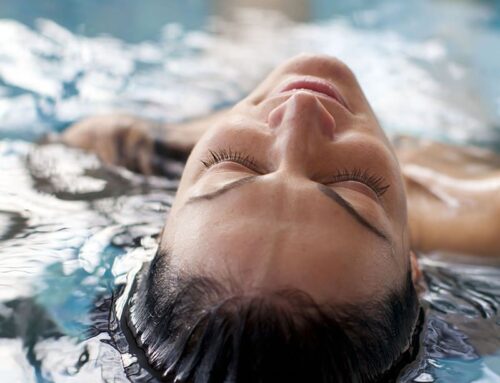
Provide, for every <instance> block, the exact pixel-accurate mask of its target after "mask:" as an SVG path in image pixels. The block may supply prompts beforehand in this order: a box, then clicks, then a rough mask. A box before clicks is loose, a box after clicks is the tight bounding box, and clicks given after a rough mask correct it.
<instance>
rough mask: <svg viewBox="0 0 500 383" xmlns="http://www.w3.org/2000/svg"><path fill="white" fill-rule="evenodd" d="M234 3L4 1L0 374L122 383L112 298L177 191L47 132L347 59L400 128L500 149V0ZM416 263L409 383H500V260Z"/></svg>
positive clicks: (386, 119)
mask: <svg viewBox="0 0 500 383" xmlns="http://www.w3.org/2000/svg"><path fill="white" fill-rule="evenodd" d="M234 3H237V4H238V5H240V6H241V5H251V3H252V1H234V2H226V3H224V2H223V1H221V0H219V1H213V2H208V1H185V2H178V1H175V0H163V1H149V2H134V1H132V0H127V1H121V2H120V3H119V4H118V2H117V1H111V0H108V1H105V2H103V1H94V0H89V1H77V0H73V1H53V2H52V3H51V5H50V6H49V5H48V2H35V3H33V2H30V1H28V0H16V1H11V2H4V3H3V4H2V13H1V15H0V16H2V17H4V19H0V121H1V124H0V377H1V379H0V380H1V381H2V382H3V381H5V382H105V381H113V382H120V381H127V376H126V373H125V369H124V366H127V367H128V369H127V371H128V372H129V373H130V371H132V370H133V368H134V363H135V361H134V360H133V358H131V357H130V355H127V354H121V353H120V352H118V351H117V349H116V348H115V347H114V344H113V341H112V338H111V337H110V335H109V334H108V332H107V331H106V326H105V325H103V324H107V315H108V314H109V310H108V309H107V307H106V306H105V304H104V303H105V302H106V298H109V297H110V296H111V295H112V294H113V292H114V291H116V289H117V288H119V287H120V286H123V285H125V284H126V282H127V281H130V279H131V278H132V276H133V273H134V272H135V271H136V270H137V269H138V268H139V267H140V265H141V264H142V263H143V262H144V261H147V260H149V259H151V257H152V256H153V255H154V252H155V249H156V245H157V235H158V233H159V231H160V230H161V227H162V224H163V222H164V220H165V216H166V214H167V213H168V210H169V207H170V206H171V202H172V200H173V197H174V194H175V190H176V187H177V183H178V178H172V179H162V178H156V177H149V178H146V177H143V176H140V175H137V174H133V173H131V172H128V171H127V170H125V169H120V168H110V167H104V166H102V164H101V163H100V162H99V161H98V159H97V158H96V157H94V156H93V155H90V154H86V153H82V152H80V151H78V150H75V149H69V148H66V147H63V146H60V145H56V144H50V145H38V144H35V143H34V142H36V140H38V139H39V138H40V137H42V136H43V135H44V134H48V133H57V132H60V131H62V130H64V129H65V128H66V127H67V126H68V125H69V124H71V123H72V122H74V121H76V120H78V119H79V118H82V117H84V116H87V115H92V114H97V113H103V112H108V111H112V110H120V111H127V112H129V113H132V114H137V115H140V116H144V117H149V118H153V119H156V120H162V121H167V122H175V121H181V120H185V119H189V118H192V117H195V116H199V115H204V114H207V113H209V112H211V111H213V110H216V109H219V108H223V107H225V106H227V105H231V104H232V103H234V102H235V101H237V100H238V99H240V98H241V97H243V96H244V95H245V94H246V93H247V92H248V91H249V90H251V89H252V88H253V86H255V85H256V84H257V83H258V81H259V80H260V79H261V78H262V77H263V76H264V75H265V74H266V73H267V72H268V71H269V70H270V69H271V68H273V67H274V66H275V65H276V64H277V63H279V62H281V61H282V60H283V59H285V58H287V57H289V56H291V55H294V54H296V53H299V52H303V51H307V52H318V53H326V54H332V55H336V56H338V57H340V58H341V59H343V60H344V61H346V62H347V63H348V64H349V65H350V66H351V67H352V68H353V70H354V71H355V73H356V74H357V76H358V79H359V81H360V83H361V85H362V87H363V88H364V89H365V92H366V94H367V96H368V99H369V100H370V102H371V104H372V106H373V108H374V110H375V111H376V113H377V115H378V116H379V118H380V121H381V123H382V125H383V126H384V127H385V128H386V130H387V131H388V132H389V134H391V135H395V134H400V133H404V134H413V135H417V136H419V137H426V138H432V139H436V140H441V141H445V142H450V143H455V144H459V145H460V144H475V145H480V146H484V147H488V148H491V149H493V150H497V151H500V150H499V149H500V71H498V68H500V5H499V3H498V2H494V1H451V0H450V1H445V0H442V1H430V0H422V1H416V0H409V1H405V2H400V1H389V0H378V1H368V0H365V1H361V0H358V1H354V2H352V1H347V0H346V1H338V2H330V1H326V0H325V1H319V0H316V1H312V0H311V1H309V2H307V1H297V2H296V4H295V5H296V6H295V7H294V6H284V5H281V6H280V4H282V2H279V1H276V2H271V1H270V2H269V3H270V4H274V3H276V5H275V6H274V8H275V9H271V8H273V7H270V6H269V4H268V5H267V6H266V7H267V8H266V9H259V8H251V7H237V6H234V5H232V4H234ZM254 3H255V2H254ZM290 3H295V2H289V3H287V4H290ZM333 3H335V4H333ZM139 4H140V5H139ZM301 4H302V5H301ZM304 4H308V7H305V6H304ZM118 8H119V9H120V11H123V13H118V11H117V9H118ZM281 8H283V9H281ZM420 261H421V265H422V268H423V271H424V276H425V286H424V291H423V293H422V300H423V302H424V303H425V305H426V307H427V314H428V315H427V320H426V323H425V326H424V330H423V332H422V336H421V343H422V347H421V349H420V352H419V355H418V357H417V360H415V361H414V362H413V363H412V364H410V365H409V366H407V367H406V368H405V369H404V370H403V371H402V372H401V374H400V377H399V381H400V382H453V383H455V382H456V383H462V382H463V383H465V382H475V383H479V382H481V383H484V382H500V314H499V309H500V261H498V260H493V259H489V260H487V259H482V258H478V257H472V258H471V257H464V256H460V257H459V256H453V255H449V254H429V255H425V256H422V257H421V259H420ZM103 304H104V305H103Z"/></svg>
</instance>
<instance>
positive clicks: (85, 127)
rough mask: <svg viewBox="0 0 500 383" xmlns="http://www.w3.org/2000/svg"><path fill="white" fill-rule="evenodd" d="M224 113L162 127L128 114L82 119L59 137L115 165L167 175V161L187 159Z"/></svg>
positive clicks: (140, 171) (146, 172) (66, 142)
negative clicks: (210, 127)
mask: <svg viewBox="0 0 500 383" xmlns="http://www.w3.org/2000/svg"><path fill="white" fill-rule="evenodd" d="M220 114H222V112H219V113H216V114H214V115H211V116H208V117H205V118H201V119H198V120H194V121H191V122H187V123H183V124H161V123H156V122H153V121H149V120H146V119H141V118H138V117H134V116H130V115H125V114H110V115H102V116H95V117H89V118H86V119H83V120H82V121H79V122H77V123H75V124H73V125H72V126H70V127H69V128H68V129H67V130H66V131H65V132H64V133H63V134H62V136H61V137H60V138H61V141H62V142H63V143H65V144H67V145H69V146H74V147H79V148H81V149H84V150H87V151H90V152H94V153H96V154H97V155H98V156H99V158H100V159H101V160H102V161H103V162H105V163H107V164H112V165H120V166H124V167H126V168H128V169H130V170H132V171H135V172H139V173H143V174H146V175H149V174H160V175H168V169H165V167H164V166H162V165H165V158H166V157H168V158H170V159H172V158H173V159H178V160H185V159H186V158H187V157H188V155H189V152H190V151H191V149H192V148H193V147H194V145H195V144H196V142H197V141H198V140H199V138H200V137H201V136H202V135H203V134H204V132H205V131H206V130H207V128H208V127H209V126H211V125H212V124H214V123H215V122H216V121H217V119H218V118H219V115H220Z"/></svg>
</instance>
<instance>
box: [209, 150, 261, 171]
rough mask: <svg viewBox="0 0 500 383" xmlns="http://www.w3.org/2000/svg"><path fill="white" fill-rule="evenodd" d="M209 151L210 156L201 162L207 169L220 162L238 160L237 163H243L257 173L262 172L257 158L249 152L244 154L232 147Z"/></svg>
mask: <svg viewBox="0 0 500 383" xmlns="http://www.w3.org/2000/svg"><path fill="white" fill-rule="evenodd" d="M208 152H209V153H210V155H209V156H208V158H207V159H205V160H201V163H202V164H203V166H205V167H206V168H207V169H208V168H210V167H212V166H214V165H216V164H218V163H220V162H236V163H238V164H240V165H243V166H245V167H247V168H249V169H252V170H253V171H255V172H257V173H261V172H260V171H259V170H258V168H259V166H258V165H257V162H256V161H255V159H254V158H253V157H252V156H250V155H248V154H243V153H241V152H235V151H233V150H231V149H220V150H217V151H213V150H209V151H208Z"/></svg>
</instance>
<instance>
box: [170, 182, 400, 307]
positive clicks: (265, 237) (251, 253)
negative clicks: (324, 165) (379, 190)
mask: <svg viewBox="0 0 500 383" xmlns="http://www.w3.org/2000/svg"><path fill="white" fill-rule="evenodd" d="M166 234H167V239H166V243H168V244H169V246H170V247H171V248H172V253H174V254H175V259H174V260H173V262H174V264H175V265H176V267H180V268H181V269H189V270H193V271H195V270H196V271H198V272H202V273H208V274H209V275H213V276H215V277H218V278H220V277H222V278H223V277H224V274H227V273H229V274H231V276H232V277H233V278H234V279H236V280H238V281H241V282H242V284H243V285H244V286H245V287H247V288H261V289H266V288H267V289H275V288H300V289H302V290H305V291H307V292H309V293H310V294H312V295H313V296H314V297H315V298H316V299H319V300H320V301H321V300H322V299H325V300H328V301H329V302H331V301H332V300H334V301H337V302H338V303H346V302H349V301H351V300H353V299H355V300H360V299H363V297H365V296H367V294H373V293H374V292H376V291H380V293H381V294H382V293H383V291H385V290H386V289H388V288H390V286H391V285H392V283H391V282H394V281H392V280H391V278H388V277H387V275H395V276H396V277H395V278H397V275H398V273H396V272H395V271H396V270H398V267H397V261H396V260H395V259H394V256H393V253H392V248H391V247H390V246H388V244H387V243H386V242H384V241H382V240H380V239H379V238H377V237H376V236H374V235H373V234H372V233H370V232H368V231H367V230H366V229H364V228H362V227H360V226H359V224H358V223H357V222H355V221H354V220H353V219H352V217H351V216H349V215H348V213H346V212H345V211H344V210H343V209H342V208H341V207H340V206H337V205H336V204H334V203H333V202H332V201H329V200H328V199H327V198H326V197H324V196H322V195H321V193H319V192H318V191H317V190H314V187H311V186H307V185H298V186H296V187H295V188H288V187H284V186H283V185H273V184H272V183H271V182H269V183H266V182H265V181H264V182H256V183H253V184H248V185H245V186H244V187H240V188H239V189H238V190H232V191H230V192H228V193H227V194H225V195H223V196H220V197H217V198H216V199H214V200H210V201H199V202H197V203H193V204H187V205H185V206H184V207H183V208H182V209H180V210H179V211H178V212H177V214H176V217H175V220H174V221H173V222H172V224H170V225H169V226H168V227H167V228H166ZM353 279H354V280H356V281H363V283H362V284H358V283H353ZM344 301H345V302H344Z"/></svg>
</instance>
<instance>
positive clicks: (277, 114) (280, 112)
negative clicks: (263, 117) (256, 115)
mask: <svg viewBox="0 0 500 383" xmlns="http://www.w3.org/2000/svg"><path fill="white" fill-rule="evenodd" d="M285 110H286V105H285V104H281V105H280V106H278V107H277V108H275V109H273V110H272V111H271V112H270V113H269V115H268V116H267V124H268V125H269V127H270V128H271V129H276V128H277V127H278V126H280V125H281V122H282V121H283V116H284V115H285Z"/></svg>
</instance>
